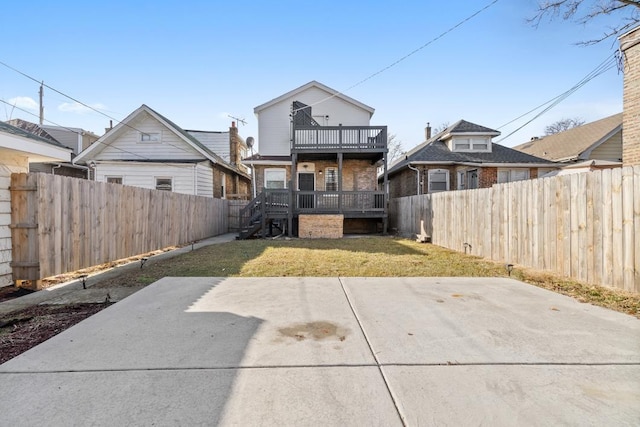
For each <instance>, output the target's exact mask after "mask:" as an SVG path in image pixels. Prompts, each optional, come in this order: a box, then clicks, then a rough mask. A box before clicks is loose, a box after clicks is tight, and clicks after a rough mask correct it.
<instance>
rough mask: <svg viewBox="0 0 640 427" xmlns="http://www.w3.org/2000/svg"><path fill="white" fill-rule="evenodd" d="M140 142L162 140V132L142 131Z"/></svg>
mask: <svg viewBox="0 0 640 427" xmlns="http://www.w3.org/2000/svg"><path fill="white" fill-rule="evenodd" d="M138 135H139V139H138V141H139V142H146V143H153V142H160V140H161V136H162V134H161V133H160V132H140V133H139V134H138Z"/></svg>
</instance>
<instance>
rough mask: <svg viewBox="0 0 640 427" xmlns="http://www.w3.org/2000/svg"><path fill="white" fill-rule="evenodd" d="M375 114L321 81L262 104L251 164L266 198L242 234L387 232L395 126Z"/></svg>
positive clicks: (254, 205) (246, 217) (255, 204)
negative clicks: (378, 121)
mask: <svg viewBox="0 0 640 427" xmlns="http://www.w3.org/2000/svg"><path fill="white" fill-rule="evenodd" d="M373 112H374V109H373V108H371V107H369V106H368V105H365V104H363V103H361V102H359V101H356V100H355V99H353V98H350V97H348V96H346V95H344V94H342V93H340V92H338V91H336V90H334V89H331V88H329V87H327V86H325V85H323V84H322V83H318V82H316V81H311V82H309V83H307V84H305V85H303V86H300V87H298V88H297V89H294V90H292V91H290V92H287V93H285V94H283V95H281V96H279V97H277V98H274V99H272V100H271V101H268V102H266V103H264V104H261V105H259V106H257V107H255V109H254V113H255V114H256V116H257V117H258V144H259V152H258V154H255V155H253V156H251V157H250V158H247V159H245V160H244V163H245V164H247V165H249V166H251V168H252V169H253V171H254V179H255V180H256V187H257V189H258V193H259V195H258V196H257V197H256V198H255V199H254V200H253V201H252V202H251V203H250V204H249V205H248V206H247V207H246V208H245V210H244V211H243V213H242V218H241V221H243V230H242V231H241V233H240V238H248V237H252V236H256V235H260V236H262V237H265V236H267V235H269V234H276V233H278V234H281V233H286V234H288V235H289V236H299V237H303V238H317V237H334V238H335V237H342V235H343V234H344V233H370V232H378V231H382V232H386V228H387V195H386V192H385V191H379V190H378V188H377V168H378V167H381V168H382V169H383V177H385V178H384V179H386V170H387V127H386V126H370V124H369V121H370V119H371V116H372V115H373Z"/></svg>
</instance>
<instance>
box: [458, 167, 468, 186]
mask: <svg viewBox="0 0 640 427" xmlns="http://www.w3.org/2000/svg"><path fill="white" fill-rule="evenodd" d="M466 181H467V173H466V172H464V171H463V172H458V190H464V189H465V188H466V183H467V182H466Z"/></svg>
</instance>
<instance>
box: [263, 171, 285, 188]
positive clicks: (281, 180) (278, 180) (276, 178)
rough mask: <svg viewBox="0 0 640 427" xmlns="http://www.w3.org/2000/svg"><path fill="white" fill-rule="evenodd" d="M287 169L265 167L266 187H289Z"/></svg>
mask: <svg viewBox="0 0 640 427" xmlns="http://www.w3.org/2000/svg"><path fill="white" fill-rule="evenodd" d="M286 176H287V171H286V170H285V169H265V170H264V188H267V189H275V188H287V185H286Z"/></svg>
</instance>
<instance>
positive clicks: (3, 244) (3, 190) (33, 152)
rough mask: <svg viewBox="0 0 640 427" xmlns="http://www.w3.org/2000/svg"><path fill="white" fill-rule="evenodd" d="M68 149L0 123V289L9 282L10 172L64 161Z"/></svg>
mask: <svg viewBox="0 0 640 427" xmlns="http://www.w3.org/2000/svg"><path fill="white" fill-rule="evenodd" d="M70 160H71V150H70V149H68V148H65V147H62V146H59V145H55V144H52V143H51V142H50V141H48V140H46V139H44V138H40V137H37V136H35V135H32V134H30V133H28V132H26V131H23V130H22V129H19V128H16V127H14V126H11V125H8V124H6V123H2V122H0V286H7V285H10V284H11V282H12V279H11V229H10V228H9V225H10V224H11V194H10V192H9V186H10V184H11V174H12V173H27V172H29V163H32V162H65V161H66V162H68V161H70Z"/></svg>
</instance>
